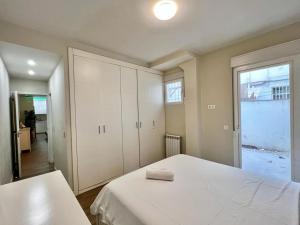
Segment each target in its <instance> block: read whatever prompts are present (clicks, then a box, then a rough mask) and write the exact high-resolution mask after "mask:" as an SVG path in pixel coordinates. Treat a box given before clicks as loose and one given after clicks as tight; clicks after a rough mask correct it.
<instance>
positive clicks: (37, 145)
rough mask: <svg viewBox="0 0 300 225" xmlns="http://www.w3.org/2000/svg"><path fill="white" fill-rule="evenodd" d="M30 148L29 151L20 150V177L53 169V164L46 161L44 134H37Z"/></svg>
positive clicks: (46, 145) (46, 144) (46, 148)
mask: <svg viewBox="0 0 300 225" xmlns="http://www.w3.org/2000/svg"><path fill="white" fill-rule="evenodd" d="M31 148H32V150H31V152H29V151H23V152H22V156H21V162H22V163H21V167H22V179H24V178H28V177H32V176H36V175H40V174H44V173H48V172H51V171H54V165H53V164H51V163H49V162H48V143H47V140H46V135H45V134H37V139H36V141H35V142H34V143H33V144H32V146H31Z"/></svg>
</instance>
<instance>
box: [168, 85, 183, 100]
mask: <svg viewBox="0 0 300 225" xmlns="http://www.w3.org/2000/svg"><path fill="white" fill-rule="evenodd" d="M165 90H166V103H167V104H172V103H182V102H183V80H182V79H177V80H172V81H168V82H166V84H165Z"/></svg>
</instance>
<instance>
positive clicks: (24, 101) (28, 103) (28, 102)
mask: <svg viewBox="0 0 300 225" xmlns="http://www.w3.org/2000/svg"><path fill="white" fill-rule="evenodd" d="M30 110H34V106H33V96H27V97H26V96H24V95H21V96H19V111H20V117H19V118H20V121H21V122H22V123H23V124H25V114H24V112H25V111H30Z"/></svg>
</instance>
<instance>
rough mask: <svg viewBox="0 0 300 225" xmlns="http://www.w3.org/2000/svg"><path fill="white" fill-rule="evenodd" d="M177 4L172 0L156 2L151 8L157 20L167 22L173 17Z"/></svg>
mask: <svg viewBox="0 0 300 225" xmlns="http://www.w3.org/2000/svg"><path fill="white" fill-rule="evenodd" d="M176 12H177V4H176V2H174V1H173V0H161V1H158V2H157V3H156V4H155V5H154V7H153V13H154V15H155V16H156V18H157V19H159V20H169V19H171V18H173V17H174V16H175V14H176Z"/></svg>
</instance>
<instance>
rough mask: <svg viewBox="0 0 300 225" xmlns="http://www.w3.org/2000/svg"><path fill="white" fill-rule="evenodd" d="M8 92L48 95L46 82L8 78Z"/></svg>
mask: <svg viewBox="0 0 300 225" xmlns="http://www.w3.org/2000/svg"><path fill="white" fill-rule="evenodd" d="M9 89H10V91H11V92H12V91H18V92H21V93H25V94H47V93H48V82H47V81H38V80H29V79H19V78H10V81H9Z"/></svg>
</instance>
